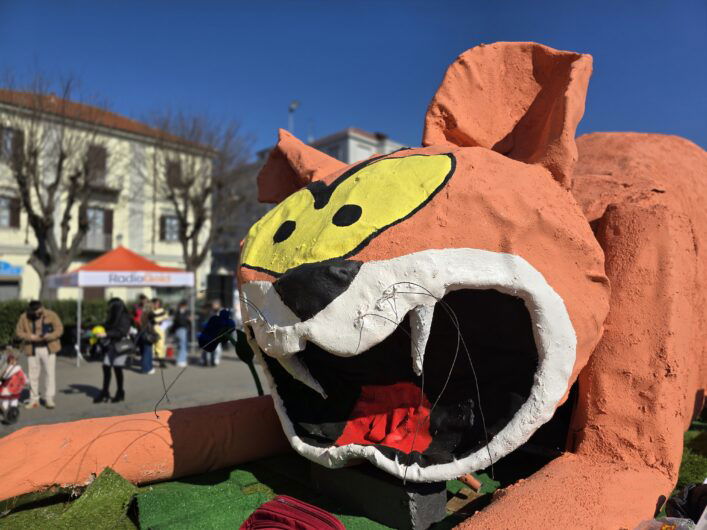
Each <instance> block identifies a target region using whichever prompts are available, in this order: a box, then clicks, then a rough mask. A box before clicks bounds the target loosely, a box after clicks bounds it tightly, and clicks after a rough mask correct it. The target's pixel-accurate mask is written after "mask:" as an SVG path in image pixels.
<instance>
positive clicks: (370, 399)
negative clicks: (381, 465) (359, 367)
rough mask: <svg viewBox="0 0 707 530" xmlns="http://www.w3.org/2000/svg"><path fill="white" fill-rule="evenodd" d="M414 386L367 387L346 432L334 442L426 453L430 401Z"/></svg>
mask: <svg viewBox="0 0 707 530" xmlns="http://www.w3.org/2000/svg"><path fill="white" fill-rule="evenodd" d="M421 394H422V391H421V390H420V387H418V386H416V385H414V384H413V383H409V382H404V383H395V384H394V385H385V386H372V385H370V386H364V387H362V388H361V395H360V396H359V398H358V401H357V402H356V405H355V406H354V409H353V411H352V412H351V418H350V419H349V420H348V421H347V422H346V426H345V427H344V432H342V433H341V436H339V438H338V439H337V440H336V442H334V444H335V445H337V446H342V445H347V444H359V445H373V444H376V445H385V446H387V447H392V448H394V449H397V450H399V451H402V452H404V453H411V452H412V451H418V452H423V451H424V450H425V449H427V447H428V446H429V445H430V442H432V436H431V435H430V432H429V426H430V402H429V401H428V400H427V398H426V397H425V396H424V395H422V403H420V395H421Z"/></svg>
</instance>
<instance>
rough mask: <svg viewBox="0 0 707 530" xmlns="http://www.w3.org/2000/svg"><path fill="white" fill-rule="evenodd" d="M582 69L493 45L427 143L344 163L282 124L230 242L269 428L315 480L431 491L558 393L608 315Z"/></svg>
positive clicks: (451, 77) (501, 447) (558, 55)
mask: <svg viewBox="0 0 707 530" xmlns="http://www.w3.org/2000/svg"><path fill="white" fill-rule="evenodd" d="M590 73H591V57H590V56H588V55H581V54H576V53H571V52H562V51H557V50H553V49H550V48H547V47H544V46H541V45H538V44H533V43H497V44H494V45H488V46H479V47H477V48H473V49H471V50H468V51H467V52H465V53H463V54H462V55H461V56H459V58H458V59H457V60H456V61H455V62H454V63H453V64H452V65H451V66H450V67H449V69H448V71H447V73H446V75H445V77H444V80H443V82H442V84H441V86H440V88H439V89H438V91H437V93H436V95H435V97H434V99H433V100H432V103H431V104H430V107H429V109H428V111H427V116H426V120H425V131H424V137H423V142H422V143H423V147H420V148H414V149H402V150H400V151H397V152H394V153H392V154H388V155H383V156H373V157H371V158H369V159H368V160H365V161H363V162H360V163H356V164H353V165H345V164H343V163H341V162H339V161H337V160H335V159H333V158H330V157H328V156H327V155H325V154H323V153H321V152H319V151H317V150H315V149H314V148H312V147H309V146H307V145H305V144H303V143H301V142H300V141H299V140H297V139H296V138H294V137H293V136H291V135H290V134H289V133H287V132H285V131H280V139H279V142H278V144H277V147H276V148H275V149H274V150H273V151H272V152H271V154H270V156H269V159H268V161H267V162H266V164H265V166H264V167H263V169H262V170H261V172H260V174H259V176H258V185H259V199H260V200H261V201H264V202H275V203H278V204H277V206H275V207H274V208H273V209H272V210H271V211H269V212H268V213H267V214H266V215H265V216H264V217H263V218H262V219H260V220H259V221H258V222H257V223H256V224H255V225H253V227H252V228H251V229H250V231H249V233H248V235H247V237H246V239H245V240H244V242H243V247H242V252H241V261H240V265H239V268H238V279H239V283H240V288H241V304H242V314H243V320H244V325H245V329H246V335H247V336H248V340H249V342H250V344H251V346H252V347H253V349H254V350H255V351H256V353H257V354H258V355H259V356H261V359H262V362H263V364H264V367H265V370H266V372H267V374H268V376H269V379H270V387H271V390H272V394H273V398H274V401H275V405H276V408H277V411H278V414H279V417H280V420H281V422H282V425H283V428H284V431H285V433H286V435H287V436H288V438H289V440H290V442H291V444H292V446H293V447H294V449H295V450H297V451H298V452H299V453H300V454H302V455H304V456H305V457H307V458H309V459H311V460H313V461H315V462H318V463H320V464H322V465H325V466H328V467H339V466H343V465H346V464H347V463H350V462H355V461H361V460H368V461H370V462H371V463H373V464H374V465H375V466H377V467H379V468H381V469H383V470H385V471H387V472H388V473H390V474H392V475H394V476H397V477H401V478H402V477H405V478H406V479H407V480H411V481H418V482H427V481H438V480H446V479H451V478H454V477H458V476H460V475H462V474H464V473H468V472H470V471H475V470H478V469H482V468H485V467H487V466H488V465H489V464H490V463H491V462H495V461H496V460H498V459H500V458H502V457H503V456H505V455H507V454H508V453H510V452H512V451H513V450H514V449H516V448H517V447H519V446H520V445H521V444H523V443H524V442H525V441H527V440H528V438H529V437H530V436H531V435H532V434H533V433H534V432H535V431H536V430H537V429H538V428H539V427H540V426H541V425H543V424H544V423H545V422H547V421H548V420H549V419H550V418H551V417H552V416H553V414H554V412H555V410H556V408H557V407H558V405H559V404H561V403H562V402H563V400H564V399H566V396H567V393H568V390H569V388H570V386H571V385H572V383H573V382H574V381H575V379H576V377H577V374H578V372H579V371H580V370H581V368H582V367H583V366H584V365H585V364H586V362H587V360H588V358H589V356H590V354H591V352H592V350H593V348H594V346H595V345H596V343H597V342H598V340H599V338H600V336H601V333H602V325H603V321H604V318H605V316H606V314H607V311H608V299H609V287H608V281H607V278H606V276H605V274H604V263H603V253H602V251H601V248H600V247H599V245H598V243H597V242H596V240H595V238H594V236H593V234H592V231H591V229H590V227H589V225H588V223H587V220H586V219H585V217H584V216H583V215H582V212H581V210H580V208H579V207H578V205H577V204H576V202H575V201H574V199H573V197H572V195H571V193H570V191H568V189H569V187H570V179H571V172H572V167H573V164H574V162H575V160H576V156H577V154H576V147H575V143H574V133H575V129H576V126H577V123H578V122H579V120H580V118H581V116H582V114H583V111H584V98H585V93H586V89H587V84H588V80H589V76H590Z"/></svg>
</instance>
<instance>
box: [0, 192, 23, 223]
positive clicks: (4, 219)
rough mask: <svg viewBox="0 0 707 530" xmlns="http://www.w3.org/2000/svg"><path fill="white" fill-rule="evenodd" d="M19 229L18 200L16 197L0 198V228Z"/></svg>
mask: <svg viewBox="0 0 707 530" xmlns="http://www.w3.org/2000/svg"><path fill="white" fill-rule="evenodd" d="M19 227H20V200H19V199H17V198H16V197H0V228H19Z"/></svg>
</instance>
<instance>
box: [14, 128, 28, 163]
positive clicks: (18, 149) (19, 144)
mask: <svg viewBox="0 0 707 530" xmlns="http://www.w3.org/2000/svg"><path fill="white" fill-rule="evenodd" d="M24 147H25V132H24V131H21V130H20V129H14V130H13V135H12V156H13V158H16V159H21V157H22V152H23V151H24Z"/></svg>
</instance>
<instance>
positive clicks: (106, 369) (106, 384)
mask: <svg viewBox="0 0 707 530" xmlns="http://www.w3.org/2000/svg"><path fill="white" fill-rule="evenodd" d="M102 368H103V392H102V393H103V394H105V395H108V393H109V390H110V381H111V367H110V366H106V365H103V366H102ZM113 370H114V371H115V382H116V384H117V385H118V391H122V390H123V381H124V377H123V369H122V368H121V367H119V366H114V367H113Z"/></svg>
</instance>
